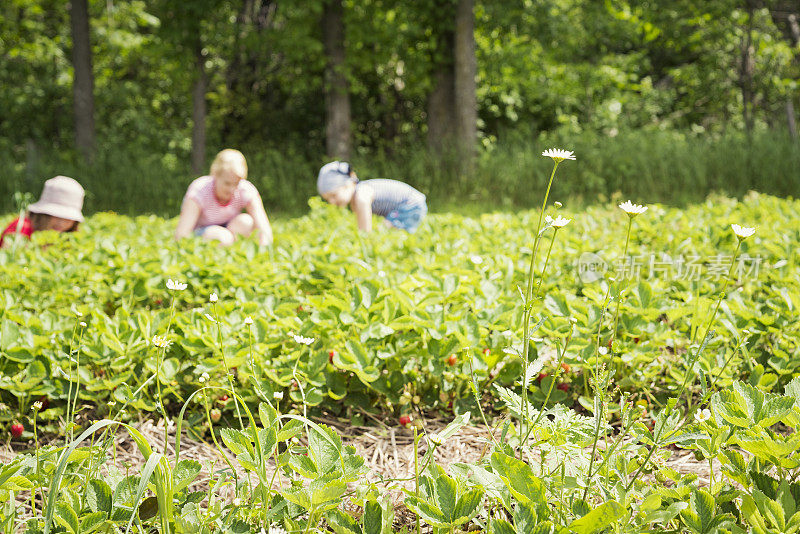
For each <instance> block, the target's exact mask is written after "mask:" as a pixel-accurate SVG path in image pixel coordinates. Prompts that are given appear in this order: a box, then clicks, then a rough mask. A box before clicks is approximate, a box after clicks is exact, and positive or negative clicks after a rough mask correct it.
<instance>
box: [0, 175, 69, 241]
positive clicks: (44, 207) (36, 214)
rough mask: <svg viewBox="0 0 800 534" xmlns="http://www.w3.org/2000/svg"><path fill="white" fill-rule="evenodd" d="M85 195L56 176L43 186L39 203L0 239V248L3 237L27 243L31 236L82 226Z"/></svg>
mask: <svg viewBox="0 0 800 534" xmlns="http://www.w3.org/2000/svg"><path fill="white" fill-rule="evenodd" d="M83 197H84V191H83V187H81V184H79V183H78V182H77V181H75V180H73V179H72V178H69V177H67V176H56V177H55V178H50V179H49V180H47V181H46V182H45V183H44V189H42V196H41V197H39V201H38V202H35V203H33V204H31V205H30V206H28V211H27V213H26V214H23V215H20V217H18V218H16V219H14V220H13V221H12V222H11V224H9V225H8V226H7V227H6V229H5V230H3V234H2V235H0V247H4V246H8V243H9V241H10V240H6V236H9V235H11V234H20V235H23V236H25V237H26V238H28V239H30V237H31V235H32V234H33V233H34V232H38V231H41V230H54V231H56V232H59V233H60V232H74V231H75V230H77V229H78V224H80V223H81V222H83V213H81V209H83Z"/></svg>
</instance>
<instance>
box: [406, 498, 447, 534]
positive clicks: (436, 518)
mask: <svg viewBox="0 0 800 534" xmlns="http://www.w3.org/2000/svg"><path fill="white" fill-rule="evenodd" d="M404 502H405V505H406V506H408V507H409V508H410V509H411V510H412V511H414V513H416V514H417V515H419V516H420V518H421V519H422V520H423V521H425V522H427V523H430V524H431V525H432V526H434V527H440V528H445V527H447V526H449V525H450V523H449V521H448V518H446V517H445V516H444V514H442V512H441V510H439V509H438V508H436V507H435V506H434V505H432V504H430V503H428V502H427V501H423V500H421V499H419V498H418V497H413V496H411V497H406V499H405V501H404Z"/></svg>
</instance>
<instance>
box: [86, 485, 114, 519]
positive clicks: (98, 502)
mask: <svg viewBox="0 0 800 534" xmlns="http://www.w3.org/2000/svg"><path fill="white" fill-rule="evenodd" d="M111 502H112V501H111V488H110V487H109V486H108V484H106V483H105V482H104V481H103V480H100V479H99V478H93V479H92V480H90V481H89V487H87V488H86V503H87V504H88V505H89V509H90V510H91V511H92V512H105V513H106V514H110V513H111Z"/></svg>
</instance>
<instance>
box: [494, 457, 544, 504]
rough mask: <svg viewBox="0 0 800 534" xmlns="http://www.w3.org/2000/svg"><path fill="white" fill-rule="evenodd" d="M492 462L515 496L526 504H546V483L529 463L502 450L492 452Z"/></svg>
mask: <svg viewBox="0 0 800 534" xmlns="http://www.w3.org/2000/svg"><path fill="white" fill-rule="evenodd" d="M491 464H492V467H493V468H494V470H495V472H497V474H498V475H500V477H501V478H502V479H503V482H505V484H506V486H507V487H508V489H509V490H510V491H511V493H512V495H514V497H516V498H517V499H519V500H520V501H521V502H523V503H524V504H528V505H533V506H536V505H540V504H541V505H546V501H545V495H544V484H542V481H541V480H539V478H537V477H536V476H534V474H533V471H532V470H531V468H530V466H529V465H528V464H526V463H525V462H523V461H521V460H517V459H516V458H512V457H511V456H508V455H507V454H503V453H501V452H495V453H493V454H492V458H491Z"/></svg>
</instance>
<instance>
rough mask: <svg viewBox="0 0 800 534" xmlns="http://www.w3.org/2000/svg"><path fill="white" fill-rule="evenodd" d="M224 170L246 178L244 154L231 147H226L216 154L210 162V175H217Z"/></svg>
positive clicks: (243, 178)
mask: <svg viewBox="0 0 800 534" xmlns="http://www.w3.org/2000/svg"><path fill="white" fill-rule="evenodd" d="M226 172H229V173H231V174H233V175H234V176H236V177H238V178H241V179H242V180H246V179H247V161H246V160H245V159H244V154H242V153H241V152H239V151H238V150H234V149H233V148H226V149H225V150H223V151H222V152H220V153H219V154H217V157H215V158H214V161H213V162H212V163H211V176H214V177H217V176H220V175H221V174H223V173H226Z"/></svg>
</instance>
